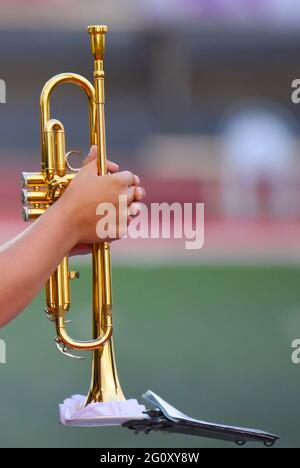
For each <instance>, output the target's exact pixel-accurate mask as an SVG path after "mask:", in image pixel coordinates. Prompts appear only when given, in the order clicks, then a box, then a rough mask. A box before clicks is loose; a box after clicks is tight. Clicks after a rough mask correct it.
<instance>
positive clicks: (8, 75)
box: [0, 0, 300, 447]
mask: <svg viewBox="0 0 300 468" xmlns="http://www.w3.org/2000/svg"><path fill="white" fill-rule="evenodd" d="M299 20H300V4H299V3H298V2H296V1H293V0H164V1H163V2H162V1H158V0H123V1H122V2H117V1H115V0H86V1H85V2H82V1H79V0H26V1H25V0H0V78H1V79H3V80H5V82H6V86H7V97H6V99H7V102H6V104H0V115H1V126H0V161H1V168H0V195H1V196H0V200H1V202H0V242H5V241H6V240H8V239H9V238H11V237H12V236H13V235H15V234H17V233H18V232H20V231H21V230H22V229H24V224H23V222H22V221H21V220H20V218H21V202H20V192H21V182H20V180H21V176H20V174H21V172H22V171H23V170H25V171H35V170H39V164H40V149H39V124H40V118H39V95H40V91H41V89H42V87H43V85H44V83H45V82H46V81H47V80H48V79H49V78H50V77H51V76H53V75H55V74H57V73H60V72H64V71H74V72H76V73H80V74H83V75H84V76H87V77H88V78H90V79H92V66H93V64H92V57H91V53H90V46H89V38H88V35H87V33H86V26H87V25H88V24H97V23H100V24H107V25H108V26H109V34H108V36H107V52H106V59H105V70H106V94H107V107H106V109H107V110H106V116H107V138H108V148H109V157H110V159H112V160H115V161H117V162H119V163H120V165H121V168H122V169H130V170H132V171H134V172H136V173H138V174H140V175H141V177H142V180H143V184H144V185H145V187H146V189H147V203H150V202H151V201H156V202H162V201H168V202H172V201H180V202H182V203H183V202H194V203H196V202H204V203H205V223H206V224H205V246H204V248H203V249H201V250H199V251H186V250H184V244H183V242H182V241H179V240H176V239H171V240H168V241H166V240H164V241H163V240H136V241H130V240H123V241H122V242H119V243H118V244H116V245H114V246H113V268H114V301H115V309H116V313H115V315H116V319H115V320H116V328H117V330H116V348H117V360H118V364H119V368H120V370H119V372H120V376H121V381H122V383H123V387H124V391H125V392H126V394H127V395H128V396H133V397H139V395H141V394H142V393H143V392H144V391H145V390H147V389H148V388H151V389H152V390H153V391H155V392H156V393H159V394H161V396H162V397H164V398H165V399H167V400H169V401H170V403H173V404H174V405H175V406H176V407H178V408H179V409H181V410H182V411H183V412H185V413H187V414H191V415H192V416H194V417H198V418H202V419H208V420H215V421H217V422H225V423H228V424H240V425H245V426H254V427H256V426H258V427H261V428H262V429H266V430H269V431H271V432H274V433H278V434H279V435H281V436H282V441H281V442H280V445H281V446H282V447H288V446H293V447H298V446H300V439H299V435H298V434H299V428H300V423H299V420H300V410H299V407H300V405H299V403H300V399H299V388H300V367H299V368H298V367H297V366H296V365H292V363H291V358H290V355H291V341H292V340H293V339H295V338H299V335H300V292H299V277H300V268H299V261H300V255H299V252H300V241H299V235H300V151H299V149H300V105H298V106H297V105H295V104H293V103H292V100H291V94H292V87H291V85H292V82H293V80H294V79H296V78H299V73H300V30H299ZM52 116H53V117H55V118H59V119H61V120H62V121H63V122H64V125H65V128H66V132H67V148H68V150H70V149H75V148H76V149H77V148H80V149H82V151H83V152H87V151H88V146H89V145H88V121H87V106H86V103H85V98H84V96H83V95H82V94H81V93H80V92H79V91H78V90H76V89H75V90H74V89H73V88H72V87H70V88H68V87H64V88H62V89H59V90H58V91H57V92H56V94H55V96H53V100H52ZM20 268H22V265H20ZM80 269H81V271H82V279H81V280H80V283H78V284H80V286H78V287H77V288H76V289H75V290H74V292H73V293H74V298H75V300H74V307H73V314H74V321H73V324H72V325H71V327H72V330H73V334H74V335H76V336H77V337H82V335H84V334H85V335H86V337H87V336H88V333H89V329H90V323H89V317H90V307H89V297H90V293H89V269H88V267H87V265H86V262H84V261H82V260H81V261H80ZM4 274H5V272H4V271H1V272H0V278H1V275H4ZM43 303H44V298H43V294H41V295H40V296H39V297H38V298H37V299H36V301H35V302H34V304H33V305H31V306H30V307H29V308H28V310H27V311H26V312H25V313H24V314H22V316H20V317H19V318H18V319H17V320H15V321H14V322H13V323H12V324H10V325H9V326H8V327H6V328H5V329H3V330H1V331H0V338H2V339H5V340H6V342H7V361H8V362H7V364H6V365H0V379H1V387H0V388H1V394H0V395H1V400H0V401H1V402H0V412H1V421H2V424H1V429H0V446H2V447H21V446H25V447H26V446H32V447H48V446H50V447H76V446H80V447H120V446H122V447H127V446H130V447H137V446H141V447H146V446H149V447H198V446H200V447H202V446H203V447H204V446H209V447H221V446H227V444H224V443H219V442H213V441H205V440H202V439H195V438H188V437H180V436H165V435H150V436H148V437H147V438H146V437H143V436H138V437H136V436H135V435H134V434H131V433H130V432H129V431H125V430H124V429H120V428H112V429H103V428H102V429H101V428H99V429H74V428H73V429H70V428H62V427H60V426H59V425H58V421H57V404H58V403H59V402H61V401H62V400H63V399H64V398H65V397H67V396H68V395H70V394H72V393H85V392H86V391H87V388H88V385H89V372H90V369H89V366H90V362H89V359H88V358H87V359H86V360H85V361H84V362H83V363H81V362H80V363H78V362H75V363H74V362H69V361H67V360H66V359H64V358H63V357H62V356H60V355H57V353H56V350H55V346H54V344H52V343H53V335H54V330H53V329H52V327H51V324H50V323H48V322H46V320H44V317H43V313H42V310H43ZM183 320H184V321H186V320H188V323H190V324H192V326H191V327H190V330H189V331H188V333H187V334H186V336H184V342H182V341H181V342H180V343H179V344H178V336H179V335H180V336H181V337H182V325H183ZM83 338H84V336H83Z"/></svg>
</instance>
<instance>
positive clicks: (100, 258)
mask: <svg viewBox="0 0 300 468" xmlns="http://www.w3.org/2000/svg"><path fill="white" fill-rule="evenodd" d="M88 32H89V34H90V40H91V49H92V54H93V56H94V86H93V85H92V84H91V83H90V82H89V81H88V80H87V79H86V78H84V77H83V76H80V75H77V74H75V73H61V74H59V75H56V76H54V77H53V78H51V79H50V80H49V81H48V82H47V83H46V84H45V86H44V88H43V90H42V93H41V98H40V107H41V145H42V167H41V172H36V173H25V172H24V173H23V185H24V189H23V204H24V209H23V217H24V219H25V221H33V220H35V219H37V218H38V217H39V216H40V215H41V214H42V213H44V212H45V210H47V208H48V207H49V206H51V205H52V204H53V203H54V202H55V201H56V200H57V199H58V198H59V197H60V196H61V195H62V194H63V192H64V190H65V189H66V187H67V186H68V184H69V183H70V182H71V180H72V179H73V177H74V176H75V174H74V171H73V170H72V168H71V166H70V165H69V162H68V156H69V155H70V153H71V152H70V153H67V154H66V151H65V133H64V127H63V124H62V123H61V122H60V121H59V120H56V119H52V118H51V116H50V97H51V94H52V92H53V91H54V90H55V88H56V87H58V86H61V85H63V84H65V83H71V84H74V85H76V86H78V87H80V88H81V89H83V91H84V92H85V94H86V96H87V98H88V105H89V128H90V144H91V145H97V148H98V155H97V156H98V174H99V176H101V175H104V174H106V173H107V169H106V134H105V115H104V104H105V93H104V69H103V59H104V51H105V34H106V32H107V27H106V26H89V27H88ZM92 263H93V339H92V340H91V341H77V340H74V339H72V338H71V337H70V336H69V335H68V332H67V330H66V323H67V322H66V320H65V316H66V314H67V312H68V310H69V308H70V304H71V299H70V280H71V279H75V278H77V277H78V274H77V273H76V272H72V271H69V266H68V257H65V258H64V259H63V261H62V263H61V264H60V265H59V266H58V268H57V270H56V271H55V272H54V273H53V274H52V276H51V277H50V278H49V280H48V281H47V284H46V301H47V307H46V309H45V312H46V315H47V317H48V318H49V319H50V320H51V321H53V322H55V326H56V334H57V336H56V339H55V341H56V344H57V346H58V348H59V350H60V351H62V352H63V353H64V354H66V355H67V356H70V357H77V356H73V355H72V354H71V352H70V350H73V349H74V350H82V351H93V363H92V381H91V386H90V390H89V394H88V396H87V400H86V404H89V403H92V402H108V401H112V400H124V399H125V398H124V395H123V393H122V390H121V387H120V383H119V379H118V375H117V370H116V365H115V358H114V350H113V342H112V332H113V323H112V286H111V267H110V245H109V243H107V242H104V243H99V244H95V245H94V246H93V250H92Z"/></svg>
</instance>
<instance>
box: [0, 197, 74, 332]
mask: <svg viewBox="0 0 300 468" xmlns="http://www.w3.org/2000/svg"><path fill="white" fill-rule="evenodd" d="M75 243H76V237H75V235H74V229H73V227H72V222H71V221H70V219H69V217H67V216H65V214H64V210H61V209H60V206H59V203H57V204H56V205H54V206H53V207H51V208H50V209H49V210H47V212H46V213H45V214H44V215H43V216H42V217H41V218H40V219H39V220H38V221H36V222H35V223H34V224H32V225H31V226H30V227H29V228H28V229H26V230H25V231H24V232H23V233H22V234H20V235H19V236H17V237H16V238H15V239H13V240H12V241H10V242H9V243H7V244H5V245H3V246H1V247H0V265H1V269H0V327H1V326H3V325H5V324H6V323H7V322H9V321H10V320H12V319H14V318H15V316H16V315H17V314H18V312H20V311H21V310H23V309H24V308H25V307H26V306H27V305H28V304H29V303H30V302H31V301H32V300H33V298H34V297H35V296H36V294H37V293H38V292H39V290H40V289H41V288H42V286H43V285H44V284H45V282H46V281H47V279H48V278H49V276H50V275H51V274H52V273H53V271H54V270H55V269H56V267H57V265H59V263H60V262H61V261H62V259H63V257H64V256H65V255H66V254H67V252H69V251H70V250H71V249H72V247H73V246H74V245H75Z"/></svg>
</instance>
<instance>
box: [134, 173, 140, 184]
mask: <svg viewBox="0 0 300 468" xmlns="http://www.w3.org/2000/svg"><path fill="white" fill-rule="evenodd" d="M134 177H135V183H136V185H140V178H139V176H137V175H135V176H134Z"/></svg>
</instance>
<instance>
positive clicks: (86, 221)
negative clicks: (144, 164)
mask: <svg viewBox="0 0 300 468" xmlns="http://www.w3.org/2000/svg"><path fill="white" fill-rule="evenodd" d="M108 170H109V171H110V172H111V173H112V175H106V176H100V177H99V176H98V175H97V162H96V148H95V147H92V148H91V152H90V154H89V155H88V157H87V158H86V160H85V161H84V165H83V168H82V169H81V170H80V171H79V173H78V174H77V176H76V177H75V178H74V180H73V181H72V182H71V184H70V185H69V187H68V188H67V190H66V191H65V193H64V195H63V196H62V197H61V199H60V200H58V202H57V203H56V204H55V205H56V206H57V208H58V206H63V208H62V209H63V210H64V212H65V213H68V217H69V219H70V223H71V225H72V230H73V234H74V239H76V247H75V248H74V250H73V254H75V253H76V254H78V253H86V251H87V250H88V251H89V247H88V246H89V245H90V244H94V243H98V242H100V239H99V238H98V237H97V234H96V225H97V222H98V221H99V217H97V215H96V208H97V206H98V205H99V204H100V203H111V204H112V205H113V206H114V207H115V209H116V211H117V213H118V212H119V196H120V195H126V196H127V206H126V207H124V208H123V211H125V209H126V210H127V211H126V213H125V212H123V213H121V214H122V216H125V219H126V217H127V213H128V210H129V213H130V215H129V216H128V218H127V222H128V223H129V222H130V220H131V219H132V215H136V214H137V213H138V212H139V204H138V203H136V201H140V200H142V199H143V197H144V196H145V191H144V189H143V188H142V187H140V186H139V178H138V177H137V176H135V175H134V174H132V173H131V172H128V171H125V172H119V173H117V172H116V171H117V170H118V165H117V164H115V163H112V162H109V163H108ZM119 221H120V220H119V219H118V217H117V220H116V222H117V225H116V236H114V237H108V238H105V239H103V240H109V241H111V240H115V239H116V238H120V237H122V236H123V235H124V234H125V232H122V227H121V226H120V222H119ZM103 240H102V241H103ZM80 244H85V247H84V249H83V251H84V252H82V246H81V245H80Z"/></svg>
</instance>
